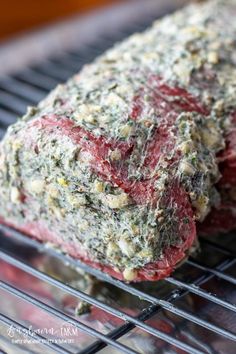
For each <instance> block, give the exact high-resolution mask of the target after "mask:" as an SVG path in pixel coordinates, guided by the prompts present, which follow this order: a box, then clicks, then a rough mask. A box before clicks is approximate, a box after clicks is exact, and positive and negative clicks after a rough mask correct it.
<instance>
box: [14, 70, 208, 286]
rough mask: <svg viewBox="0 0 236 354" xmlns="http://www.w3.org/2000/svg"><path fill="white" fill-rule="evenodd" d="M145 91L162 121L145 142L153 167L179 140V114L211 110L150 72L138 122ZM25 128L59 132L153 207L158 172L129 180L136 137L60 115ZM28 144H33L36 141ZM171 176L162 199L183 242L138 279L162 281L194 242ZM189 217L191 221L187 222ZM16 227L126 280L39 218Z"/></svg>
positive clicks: (101, 171)
mask: <svg viewBox="0 0 236 354" xmlns="http://www.w3.org/2000/svg"><path fill="white" fill-rule="evenodd" d="M147 93H148V95H149V97H150V101H149V103H148V104H149V105H151V107H152V108H153V109H154V110H155V112H156V117H157V119H158V120H159V121H160V124H159V125H158V127H157V128H155V129H156V130H155V131H154V135H153V139H152V141H150V142H149V143H148V144H147V146H146V154H145V155H146V158H145V161H144V165H145V166H148V167H150V170H153V168H155V166H156V165H157V163H158V161H159V159H160V158H161V157H162V158H163V157H164V156H165V154H168V153H170V152H172V151H173V149H174V146H175V138H174V137H173V132H174V133H175V130H174V129H175V128H174V124H173V123H174V122H175V120H176V118H177V116H178V114H179V112H182V111H186V112H192V111H196V112H198V113H201V114H207V111H206V109H205V108H204V107H202V106H201V105H200V103H199V102H198V101H197V99H196V98H195V97H193V96H192V95H191V94H189V93H188V92H187V91H186V90H184V89H182V88H180V87H170V86H168V85H167V84H166V83H163V82H162V80H161V79H160V78H158V77H154V76H152V77H151V78H150V79H149V81H148V84H147V86H146V87H145V88H144V89H142V90H140V92H139V94H138V95H136V96H135V97H134V100H133V110H132V118H133V119H134V120H136V121H138V120H139V118H140V115H141V113H142V108H143V107H142V106H140V104H141V102H144V100H143V95H144V94H147ZM27 129H28V131H27V133H28V134H29V136H30V130H31V129H40V130H43V131H45V134H57V135H62V136H67V137H69V138H70V139H71V140H72V141H73V142H74V143H75V144H77V145H79V146H80V147H81V150H82V151H85V152H86V154H87V155H86V156H88V158H89V164H90V166H91V169H92V170H93V171H94V172H95V173H96V174H98V175H100V176H101V177H102V178H103V179H104V180H106V181H109V182H110V183H112V184H113V185H115V186H118V187H120V188H121V189H123V190H124V191H125V192H126V193H128V194H129V195H130V197H131V198H132V199H133V200H134V202H135V203H136V204H138V205H139V204H147V203H149V204H150V205H152V206H153V207H155V202H156V200H157V199H158V192H157V191H156V190H155V185H154V183H155V182H156V180H157V179H158V176H155V177H152V178H151V177H150V176H149V175H148V174H147V175H144V178H143V179H142V180H140V181H135V180H130V179H129V178H128V168H127V164H125V162H126V161H127V159H128V158H129V156H130V154H131V153H132V151H133V149H135V140H134V139H133V138H130V139H129V141H128V142H123V141H117V140H113V139H108V138H105V137H103V136H100V137H96V136H94V135H93V134H92V133H91V132H88V131H86V130H85V129H83V128H81V127H78V126H76V125H75V124H74V122H73V121H72V120H70V119H68V118H66V117H61V116H56V115H48V116H42V117H41V118H38V119H34V120H32V121H31V122H30V123H29V124H28V127H27ZM171 129H172V130H171ZM28 143H29V144H33V142H32V141H31V142H28ZM163 145H164V149H163ZM34 149H35V151H36V152H37V153H40V151H39V148H38V146H37V145H34ZM113 149H118V150H119V151H120V153H121V156H122V159H121V161H122V162H119V163H118V164H117V163H116V162H114V163H113V162H110V161H109V160H108V154H109V151H110V150H113ZM180 157H181V153H180V151H176V153H175V155H174V156H173V157H172V159H171V160H168V164H169V165H168V168H169V169H170V170H171V168H172V165H175V166H176V164H178V161H179V159H180ZM172 179H173V180H172V182H171V183H170V185H169V187H168V190H167V192H166V193H165V197H163V198H162V204H163V206H164V207H168V206H170V205H173V206H175V217H176V219H177V220H178V226H177V227H176V230H175V232H176V235H179V242H178V244H177V245H176V246H170V247H166V248H165V249H164V250H163V257H162V258H161V260H158V261H156V262H153V263H149V264H147V265H145V266H144V267H143V268H141V269H138V270H137V277H136V278H135V281H142V280H158V279H161V278H164V277H166V276H168V275H170V274H171V272H172V271H173V269H174V268H175V266H176V265H177V264H178V263H179V262H180V261H182V260H183V259H184V258H185V257H186V256H187V253H188V250H189V249H190V248H191V246H192V245H193V243H194V240H195V237H196V227H195V221H194V215H193V210H192V207H191V203H190V201H189V197H188V194H187V193H186V192H185V190H184V188H182V187H181V186H180V185H179V183H178V181H177V180H175V177H173V178H172ZM186 220H188V223H186ZM12 226H13V227H15V228H16V229H20V230H21V231H23V232H25V233H26V234H27V235H29V236H32V237H35V238H37V239H39V240H40V241H43V242H47V241H50V242H52V243H54V244H55V245H58V246H59V247H60V248H61V249H62V250H63V251H65V252H66V253H68V254H69V255H71V256H72V257H74V258H76V259H80V260H82V261H83V262H85V263H87V264H89V265H91V266H93V267H95V268H98V269H100V270H102V271H103V272H106V273H108V274H110V275H112V276H114V277H115V278H118V279H121V280H124V279H123V275H122V273H121V272H116V271H114V270H113V268H112V267H110V266H107V265H103V264H100V263H98V262H94V261H93V260H92V259H91V258H90V257H89V256H88V254H86V252H84V251H82V250H81V249H80V247H79V246H77V245H76V244H74V243H69V242H66V243H65V242H63V241H62V240H61V239H60V237H59V236H57V235H56V234H54V233H53V232H52V231H50V230H48V229H47V228H46V227H45V226H43V225H42V223H41V222H40V221H39V222H34V223H32V224H25V225H21V227H19V225H12Z"/></svg>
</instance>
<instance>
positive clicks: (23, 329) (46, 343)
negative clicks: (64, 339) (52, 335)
mask: <svg viewBox="0 0 236 354" xmlns="http://www.w3.org/2000/svg"><path fill="white" fill-rule="evenodd" d="M0 322H1V323H3V324H4V325H6V326H9V327H11V328H14V329H15V330H18V331H19V332H20V333H24V335H25V334H27V336H28V337H30V338H32V339H33V340H37V342H38V343H41V344H42V345H44V346H46V347H47V348H49V349H53V350H55V349H56V350H57V353H58V354H65V353H68V354H70V353H72V352H71V351H68V350H65V349H64V348H62V347H61V346H60V345H58V344H56V343H52V342H50V341H49V340H48V339H47V338H45V337H43V336H42V335H41V334H38V333H36V332H32V331H29V328H27V327H25V326H23V325H22V324H21V323H18V322H16V321H14V320H13V319H12V318H10V317H8V316H6V315H3V314H0Z"/></svg>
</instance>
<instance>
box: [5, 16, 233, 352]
mask: <svg viewBox="0 0 236 354" xmlns="http://www.w3.org/2000/svg"><path fill="white" fill-rule="evenodd" d="M155 17H156V16H155ZM152 20H153V19H152V18H148V19H145V21H143V23H136V24H134V25H133V26H131V25H130V27H129V28H126V29H123V30H122V31H120V32H119V33H117V35H116V38H114V37H113V36H112V37H109V36H108V35H107V36H106V38H105V37H104V38H100V39H99V41H97V42H96V43H94V44H93V45H92V44H91V45H89V46H86V47H84V48H82V49H80V50H78V51H76V50H75V51H73V52H72V51H71V52H67V53H65V54H64V55H63V56H60V57H57V58H51V59H49V60H47V61H45V62H43V63H42V64H41V65H38V66H34V67H30V68H26V69H24V70H22V71H20V72H18V73H16V74H14V75H12V76H11V77H10V76H7V77H4V78H1V79H0V136H1V137H2V136H3V134H4V132H5V130H6V128H7V126H8V125H9V124H11V123H13V122H14V121H15V119H16V117H17V116H21V115H22V114H23V113H24V112H25V111H26V107H27V106H28V105H35V104H36V103H37V102H38V101H39V100H40V99H42V98H43V97H44V96H45V95H46V94H47V92H48V91H49V90H51V89H52V88H54V87H55V85H56V84H57V83H58V82H61V81H64V80H66V79H67V78H68V77H70V76H71V75H72V74H74V73H75V72H77V71H78V70H79V69H80V67H81V65H83V64H84V63H86V62H88V61H91V60H92V59H93V58H94V57H95V56H97V55H98V54H101V53H102V52H103V51H104V50H105V49H106V48H108V47H110V46H111V45H112V43H113V42H114V41H117V40H120V39H122V38H123V37H125V36H127V35H128V34H130V33H132V32H134V31H139V30H142V29H144V28H145V27H146V26H147V25H148V24H149V23H151V22H152ZM0 230H1V232H2V234H1V235H0V237H1V245H0V247H1V249H0V262H1V264H0V276H1V282H0V296H1V304H0V310H1V315H0V324H1V325H0V329H1V331H0V348H1V350H2V352H7V353H11V352H12V353H16V352H17V353H18V352H19V353H21V352H22V353H25V352H27V353H28V352H29V353H31V352H32V353H41V352H45V353H80V354H82V353H97V352H98V351H101V352H104V353H109V354H110V353H120V352H124V353H129V354H131V353H132V354H133V353H145V354H148V353H150V354H151V353H186V352H187V353H235V352H236V344H235V342H236V315H235V312H236V305H235V301H236V288H235V284H236V278H235V274H236V272H235V262H236V258H235V257H236V242H235V235H234V234H230V235H223V236H218V237H211V238H210V239H206V238H205V239H201V240H200V245H201V253H199V254H198V255H197V256H196V257H194V258H190V259H189V260H188V261H187V262H186V263H185V264H183V265H182V266H181V267H180V268H179V269H177V270H176V272H175V273H174V274H173V276H172V277H169V278H167V279H165V280H163V281H160V282H158V283H155V284H148V283H145V284H135V285H133V284H125V283H122V282H120V281H118V280H115V279H113V278H111V277H109V276H107V275H105V274H104V273H102V272H101V271H98V270H94V269H92V268H90V267H88V266H86V265H84V264H83V263H81V262H79V261H75V260H73V259H72V258H69V257H67V256H64V255H63V254H61V253H59V252H57V251H56V250H54V249H53V248H51V247H48V246H44V245H42V244H40V243H39V242H37V241H35V240H32V239H29V238H27V237H25V236H24V235H22V234H21V233H19V232H16V231H14V230H12V229H10V228H8V227H5V226H3V225H0ZM3 232H4V234H6V235H8V236H9V235H10V236H11V237H6V236H4V235H3ZM48 265H50V266H48ZM73 268H76V269H77V270H78V271H79V273H81V271H85V272H86V274H90V275H92V276H95V277H96V278H97V279H98V280H99V281H97V282H96V287H98V289H99V290H98V291H94V290H93V291H92V290H91V289H90V291H88V289H87V288H85V287H84V286H82V285H81V284H82V282H83V275H77V277H80V280H81V281H77V282H75V281H72V280H71V278H70V275H68V269H71V272H72V273H73V272H74V270H73ZM1 270H3V271H1ZM73 274H74V273H73ZM86 277H88V276H87V275H86ZM45 289H46V290H45ZM49 294H53V296H51V295H49ZM68 299H69V300H68ZM68 301H69V305H68V303H67V302H68ZM76 301H77V302H78V301H85V302H86V303H89V304H92V310H91V312H90V313H88V314H83V315H81V316H75V314H74V308H75V306H76V305H75V303H76ZM70 302H71V304H70ZM40 319H41V323H40V324H39V323H38V322H37V321H40ZM42 319H43V321H44V323H42ZM50 321H52V322H50ZM56 321H59V322H58V323H64V324H65V323H70V324H71V326H72V327H73V329H76V330H78V332H76V333H77V334H76V337H77V340H75V341H74V342H73V343H68V341H67V342H65V343H61V342H60V341H59V340H57V341H52V340H50V335H49V334H48V333H45V331H44V332H43V331H42V332H38V333H35V332H28V331H27V339H30V337H31V339H32V340H35V341H37V345H36V346H32V344H27V343H25V342H24V343H20V344H19V343H18V344H15V343H13V341H12V339H15V334H16V333H20V334H19V336H21V335H22V333H23V332H24V331H25V330H28V328H29V326H30V325H32V326H33V328H37V325H38V326H40V328H42V327H45V325H46V324H48V323H52V324H53V326H55V323H56ZM9 328H11V329H12V330H14V331H15V332H14V338H13V336H12V335H11V333H10V332H9ZM60 337H62V336H60V334H59V335H57V338H58V339H59V338H60ZM24 338H25V337H24ZM67 339H68V337H67Z"/></svg>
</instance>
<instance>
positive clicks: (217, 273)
mask: <svg viewBox="0 0 236 354" xmlns="http://www.w3.org/2000/svg"><path fill="white" fill-rule="evenodd" d="M187 263H188V264H190V265H192V266H194V267H196V268H198V269H201V270H203V271H204V272H209V273H212V274H214V275H215V276H217V277H218V278H220V279H223V280H226V281H227V282H229V283H232V284H233V285H236V279H235V278H234V277H232V276H230V275H227V274H224V273H223V272H221V271H220V270H216V269H214V268H211V267H207V266H205V265H203V264H200V263H199V262H197V261H195V260H192V259H189V260H188V261H187ZM235 263H236V259H232V260H231V261H230V264H229V267H231V266H233V265H234V264H235Z"/></svg>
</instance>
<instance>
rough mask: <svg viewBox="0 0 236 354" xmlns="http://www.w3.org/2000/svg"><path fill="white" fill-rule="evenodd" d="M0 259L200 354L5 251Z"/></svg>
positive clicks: (174, 343) (186, 349)
mask: <svg viewBox="0 0 236 354" xmlns="http://www.w3.org/2000/svg"><path fill="white" fill-rule="evenodd" d="M0 259H2V260H4V261H5V262H8V263H10V264H11V265H13V266H16V267H17V268H20V269H22V270H24V271H25V272H27V273H29V274H32V275H33V276H35V277H37V278H39V279H41V280H43V281H46V282H48V283H50V284H51V285H53V286H56V287H58V288H60V289H61V290H64V291H66V292H68V293H70V294H71V295H73V296H76V297H79V298H80V299H82V300H84V301H86V302H88V303H90V304H92V305H94V306H97V307H99V308H101V309H102V310H104V311H106V312H108V313H110V314H112V315H114V316H116V317H118V318H120V319H123V320H125V321H128V322H131V323H133V324H134V325H135V326H137V327H139V328H141V329H143V330H144V331H146V332H148V333H150V334H152V335H154V336H155V337H157V338H159V339H162V340H165V341H166V342H168V343H169V344H172V345H174V346H176V347H178V348H180V349H182V350H185V351H189V352H191V353H193V354H200V353H201V352H199V351H198V350H196V349H194V348H193V347H191V346H189V345H187V344H184V343H183V342H181V341H179V340H177V339H175V338H173V337H171V336H169V335H167V334H165V333H163V332H161V331H159V330H157V329H154V328H153V327H151V326H149V325H147V324H145V323H144V322H142V321H141V320H139V319H138V318H135V317H132V316H130V315H128V314H126V313H125V312H122V311H120V310H117V309H115V308H113V307H111V306H108V305H106V304H104V303H103V302H101V301H99V300H97V299H95V298H93V297H91V296H90V295H87V294H85V293H83V292H81V291H79V290H76V289H73V288H72V287H70V286H68V285H66V284H64V283H62V282H60V281H59V280H56V279H54V278H52V277H50V276H48V275H47V274H45V273H43V272H41V271H39V270H37V269H35V268H33V267H31V266H29V265H27V264H25V263H24V262H21V261H19V260H16V259H15V258H14V257H12V256H10V255H9V254H7V253H4V252H1V251H0ZM0 287H1V285H0Z"/></svg>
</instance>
